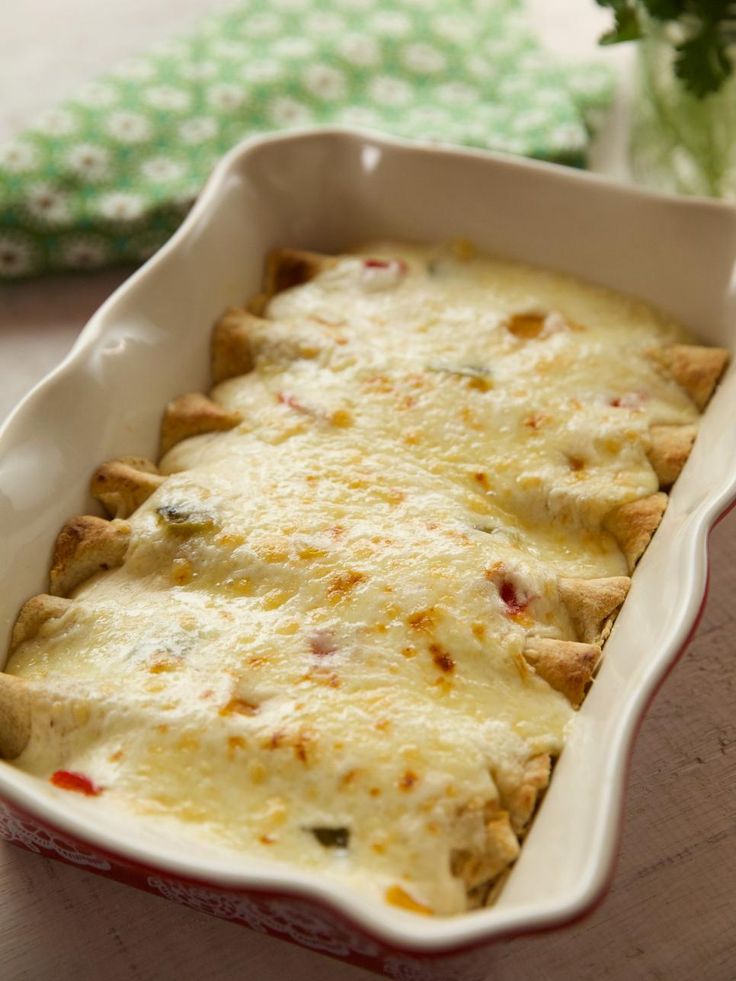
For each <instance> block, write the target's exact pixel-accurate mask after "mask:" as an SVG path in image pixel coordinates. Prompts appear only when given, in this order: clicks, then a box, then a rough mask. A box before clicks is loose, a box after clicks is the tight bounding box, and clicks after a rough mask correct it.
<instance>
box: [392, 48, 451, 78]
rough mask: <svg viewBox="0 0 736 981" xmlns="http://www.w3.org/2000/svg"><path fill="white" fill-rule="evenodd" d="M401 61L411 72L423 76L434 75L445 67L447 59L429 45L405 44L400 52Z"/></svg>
mask: <svg viewBox="0 0 736 981" xmlns="http://www.w3.org/2000/svg"><path fill="white" fill-rule="evenodd" d="M401 60H402V61H403V62H404V64H405V65H406V67H407V68H410V69H411V70H412V71H415V72H421V73H422V74H423V75H435V74H436V73H437V72H441V71H442V69H443V68H445V67H446V66H447V59H446V58H445V56H444V55H443V54H442V52H441V51H438V50H437V48H433V47H432V46H431V45H429V44H422V43H420V42H418V43H416V44H407V45H406V47H405V48H404V49H403V51H402V52H401Z"/></svg>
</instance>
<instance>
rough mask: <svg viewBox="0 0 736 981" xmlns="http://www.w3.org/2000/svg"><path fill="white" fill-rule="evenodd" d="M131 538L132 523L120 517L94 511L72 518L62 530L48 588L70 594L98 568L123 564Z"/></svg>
mask: <svg viewBox="0 0 736 981" xmlns="http://www.w3.org/2000/svg"><path fill="white" fill-rule="evenodd" d="M129 540H130V526H129V525H128V523H127V522H126V521H120V520H118V519H117V518H116V519H113V520H112V521H106V520H105V519H104V518H97V517H95V516H94V515H81V516H80V517H78V518H72V519H71V521H68V522H67V523H66V524H65V525H64V527H63V528H62V529H61V531H60V532H59V536H58V538H57V539H56V544H55V546H54V554H53V558H52V562H51V571H50V572H49V592H50V593H52V594H53V595H54V596H68V595H69V593H71V592H72V591H73V590H74V589H75V588H76V587H77V586H78V585H79V584H80V583H82V582H84V580H85V579H89V577H90V576H92V575H94V574H95V573H96V572H102V571H104V570H106V569H114V568H116V567H117V566H119V565H122V563H123V561H124V559H125V553H126V552H127V550H128V542H129Z"/></svg>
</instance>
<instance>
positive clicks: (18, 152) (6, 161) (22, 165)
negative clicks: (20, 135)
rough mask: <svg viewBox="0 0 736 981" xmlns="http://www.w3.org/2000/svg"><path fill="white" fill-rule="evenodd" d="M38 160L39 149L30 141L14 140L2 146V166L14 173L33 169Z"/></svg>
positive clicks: (0, 156)
mask: <svg viewBox="0 0 736 981" xmlns="http://www.w3.org/2000/svg"><path fill="white" fill-rule="evenodd" d="M37 160H38V151H37V150H36V148H35V146H32V145H31V144H30V143H24V142H22V141H21V140H14V141H13V142H12V143H6V144H5V145H4V146H0V167H1V168H3V169H4V170H9V171H10V172H11V173H12V174H23V173H25V172H26V171H28V170H33V168H34V166H35V165H36V162H37Z"/></svg>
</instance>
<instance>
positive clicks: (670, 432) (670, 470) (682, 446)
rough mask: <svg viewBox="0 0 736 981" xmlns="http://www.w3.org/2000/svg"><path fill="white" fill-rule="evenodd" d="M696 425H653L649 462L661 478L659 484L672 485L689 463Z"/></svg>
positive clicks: (661, 485) (663, 485) (663, 486)
mask: <svg viewBox="0 0 736 981" xmlns="http://www.w3.org/2000/svg"><path fill="white" fill-rule="evenodd" d="M697 432H698V430H697V427H696V426H652V427H651V429H650V430H649V437H650V439H651V445H650V447H649V454H648V455H649V462H650V463H651V465H652V469H653V470H654V472H655V473H656V475H657V477H658V478H659V486H660V487H662V488H665V489H666V488H668V487H671V486H672V484H674V482H675V481H676V480H677V478H678V477H679V476H680V471H681V470H682V468H683V467H684V466H685V464H686V463H687V458H688V457H689V456H690V451H691V450H692V447H693V443H694V442H695V437H696V435H697Z"/></svg>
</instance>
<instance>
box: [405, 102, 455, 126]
mask: <svg viewBox="0 0 736 981" xmlns="http://www.w3.org/2000/svg"><path fill="white" fill-rule="evenodd" d="M450 118H451V116H450V114H449V113H448V112H447V110H446V109H441V108H440V107H439V106H418V107H417V108H416V109H414V110H412V111H411V113H410V114H409V119H410V121H411V122H412V123H415V124H422V125H431V126H446V125H447V124H448V122H449V121H450Z"/></svg>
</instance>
